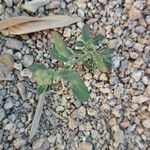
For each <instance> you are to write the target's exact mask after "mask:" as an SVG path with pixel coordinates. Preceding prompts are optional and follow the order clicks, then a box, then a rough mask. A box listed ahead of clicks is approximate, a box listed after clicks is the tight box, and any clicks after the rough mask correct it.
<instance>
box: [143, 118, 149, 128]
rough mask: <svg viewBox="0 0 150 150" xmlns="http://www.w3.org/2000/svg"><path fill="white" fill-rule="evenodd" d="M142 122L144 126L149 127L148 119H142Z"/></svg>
mask: <svg viewBox="0 0 150 150" xmlns="http://www.w3.org/2000/svg"><path fill="white" fill-rule="evenodd" d="M142 124H143V126H144V127H145V128H148V129H150V119H147V120H143V121H142Z"/></svg>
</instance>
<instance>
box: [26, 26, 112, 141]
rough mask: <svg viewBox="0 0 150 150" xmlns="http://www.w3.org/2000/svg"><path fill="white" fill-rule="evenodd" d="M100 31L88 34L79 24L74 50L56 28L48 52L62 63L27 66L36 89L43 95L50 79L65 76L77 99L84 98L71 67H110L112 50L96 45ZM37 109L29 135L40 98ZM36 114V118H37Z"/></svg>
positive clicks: (89, 68) (38, 110)
mask: <svg viewBox="0 0 150 150" xmlns="http://www.w3.org/2000/svg"><path fill="white" fill-rule="evenodd" d="M103 38H104V37H103V36H102V35H96V36H94V37H91V36H90V31H89V28H88V27H87V26H84V27H83V28H82V38H81V39H80V40H77V41H76V43H75V47H76V50H71V49H69V48H67V46H66V44H65V42H64V41H63V39H62V38H61V35H60V34H59V33H57V32H54V33H53V39H54V45H55V46H54V48H52V49H50V51H49V53H50V55H51V57H53V58H54V59H56V60H58V61H61V62H62V63H63V67H62V69H48V68H46V67H45V66H44V65H41V64H33V65H32V66H30V67H29V69H30V70H31V71H32V72H33V74H34V78H35V79H36V82H37V85H38V86H37V91H38V93H39V95H42V94H43V93H44V92H45V91H46V89H47V87H48V86H49V85H51V84H52V82H53V80H61V81H62V80H66V81H68V82H69V86H70V88H71V89H72V91H73V93H74V95H75V97H76V98H77V99H78V100H80V101H86V100H88V98H89V93H88V90H87V88H86V86H85V84H84V82H83V81H82V79H81V78H80V76H79V75H78V73H77V72H75V71H73V70H74V67H75V65H83V66H84V68H86V69H88V70H94V69H95V68H98V69H99V70H101V71H102V72H107V71H108V69H109V68H111V67H112V62H111V53H112V50H111V49H109V48H107V47H102V48H98V43H99V42H100V41H101V40H103ZM39 100H40V101H39V102H40V103H38V106H37V108H39V109H37V111H36V113H35V117H34V120H33V123H32V127H31V134H30V138H32V137H33V136H34V134H35V132H36V130H37V124H38V122H39V118H38V116H40V115H41V114H40V112H41V109H42V106H41V107H40V106H39V105H42V104H41V103H42V100H41V99H39ZM37 118H38V121H37Z"/></svg>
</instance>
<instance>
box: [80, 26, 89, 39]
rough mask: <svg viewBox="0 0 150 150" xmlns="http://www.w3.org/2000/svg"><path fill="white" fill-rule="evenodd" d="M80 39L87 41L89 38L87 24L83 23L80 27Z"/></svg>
mask: <svg viewBox="0 0 150 150" xmlns="http://www.w3.org/2000/svg"><path fill="white" fill-rule="evenodd" d="M82 39H83V41H84V42H88V41H90V40H91V37H90V31H89V28H88V26H87V25H84V26H83V28H82Z"/></svg>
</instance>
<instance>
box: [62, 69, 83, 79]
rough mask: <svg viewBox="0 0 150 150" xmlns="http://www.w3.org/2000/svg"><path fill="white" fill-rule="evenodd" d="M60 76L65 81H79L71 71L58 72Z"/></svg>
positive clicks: (78, 77)
mask: <svg viewBox="0 0 150 150" xmlns="http://www.w3.org/2000/svg"><path fill="white" fill-rule="evenodd" d="M60 76H61V77H62V78H63V79H64V80H67V81H73V80H79V79H80V76H79V75H78V74H77V73H76V72H74V71H72V70H63V71H61V72H60Z"/></svg>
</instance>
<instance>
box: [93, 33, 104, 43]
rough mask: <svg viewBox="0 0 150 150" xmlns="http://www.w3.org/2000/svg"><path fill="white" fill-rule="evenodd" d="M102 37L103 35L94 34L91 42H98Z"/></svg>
mask: <svg viewBox="0 0 150 150" xmlns="http://www.w3.org/2000/svg"><path fill="white" fill-rule="evenodd" d="M103 39H104V36H103V35H95V37H94V38H93V43H94V44H98V43H99V42H100V41H102V40H103Z"/></svg>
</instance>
